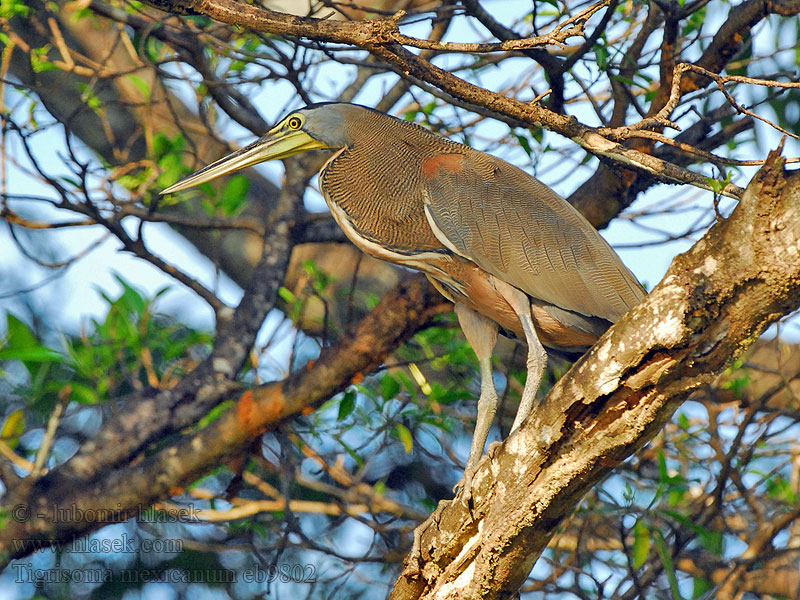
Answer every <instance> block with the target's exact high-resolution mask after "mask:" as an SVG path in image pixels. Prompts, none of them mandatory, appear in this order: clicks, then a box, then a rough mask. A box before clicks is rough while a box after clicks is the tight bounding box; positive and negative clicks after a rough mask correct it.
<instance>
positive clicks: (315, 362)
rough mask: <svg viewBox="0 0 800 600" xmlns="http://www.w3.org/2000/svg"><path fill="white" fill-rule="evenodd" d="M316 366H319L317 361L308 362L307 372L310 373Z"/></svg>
mask: <svg viewBox="0 0 800 600" xmlns="http://www.w3.org/2000/svg"><path fill="white" fill-rule="evenodd" d="M315 364H317V361H315V360H310V361H308V362H307V363H306V371H310V370H311V369H313V368H314V365H315Z"/></svg>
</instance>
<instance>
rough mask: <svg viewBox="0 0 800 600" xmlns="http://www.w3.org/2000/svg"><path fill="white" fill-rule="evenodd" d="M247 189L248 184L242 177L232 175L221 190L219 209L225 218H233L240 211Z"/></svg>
mask: <svg viewBox="0 0 800 600" xmlns="http://www.w3.org/2000/svg"><path fill="white" fill-rule="evenodd" d="M249 189H250V182H249V181H248V180H247V177H245V176H244V175H234V176H233V177H231V178H230V179H229V180H228V183H226V184H225V188H224V189H223V190H222V201H221V203H220V208H221V209H222V212H223V214H224V215H225V216H226V217H230V216H233V215H235V214H236V213H237V212H239V211H240V210H241V209H242V207H243V206H244V203H245V200H246V199H247V191H248V190H249Z"/></svg>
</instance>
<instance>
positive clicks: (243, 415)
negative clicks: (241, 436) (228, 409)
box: [236, 390, 255, 428]
mask: <svg viewBox="0 0 800 600" xmlns="http://www.w3.org/2000/svg"><path fill="white" fill-rule="evenodd" d="M254 405H255V402H254V401H253V391H252V390H247V391H245V393H244V394H242V397H241V398H239V403H238V404H237V405H236V421H237V422H238V423H239V425H240V426H241V427H246V428H249V427H250V425H251V423H250V421H251V419H252V418H253V409H254Z"/></svg>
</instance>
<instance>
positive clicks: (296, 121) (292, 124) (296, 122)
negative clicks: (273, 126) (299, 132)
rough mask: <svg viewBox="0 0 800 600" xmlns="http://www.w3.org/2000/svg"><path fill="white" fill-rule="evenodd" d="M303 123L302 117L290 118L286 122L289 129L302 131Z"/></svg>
mask: <svg viewBox="0 0 800 600" xmlns="http://www.w3.org/2000/svg"><path fill="white" fill-rule="evenodd" d="M302 124H303V122H302V121H301V120H300V117H290V118H289V120H288V121H286V126H287V127H288V128H289V129H300V126H301V125H302Z"/></svg>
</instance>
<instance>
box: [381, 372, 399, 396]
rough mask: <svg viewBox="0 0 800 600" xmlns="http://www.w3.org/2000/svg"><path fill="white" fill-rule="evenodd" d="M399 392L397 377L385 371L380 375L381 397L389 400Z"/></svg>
mask: <svg viewBox="0 0 800 600" xmlns="http://www.w3.org/2000/svg"><path fill="white" fill-rule="evenodd" d="M399 392H400V384H399V383H398V382H397V379H395V378H394V377H392V376H391V375H389V374H388V373H386V374H385V375H384V376H383V377H381V397H382V398H383V399H384V400H391V399H392V398H394V397H395V396H397V394H398V393H399Z"/></svg>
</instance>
